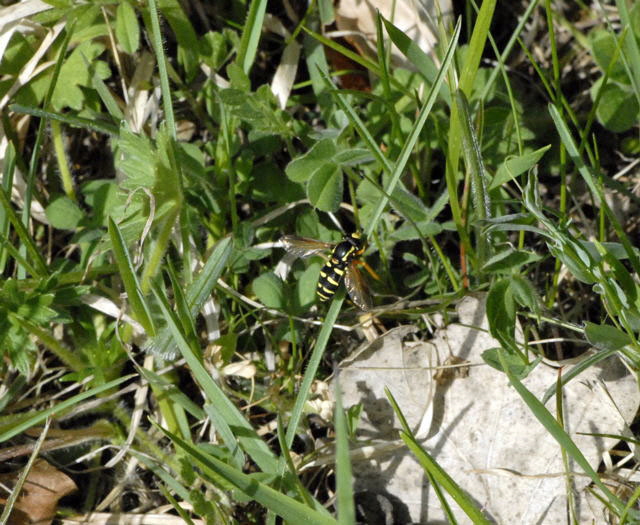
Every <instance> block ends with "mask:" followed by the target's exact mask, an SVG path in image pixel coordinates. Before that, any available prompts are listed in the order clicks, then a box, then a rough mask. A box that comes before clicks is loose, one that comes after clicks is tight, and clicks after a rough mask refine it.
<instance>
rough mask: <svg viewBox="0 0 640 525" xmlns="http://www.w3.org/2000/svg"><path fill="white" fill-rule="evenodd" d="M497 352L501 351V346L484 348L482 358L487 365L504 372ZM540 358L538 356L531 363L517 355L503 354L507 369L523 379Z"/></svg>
mask: <svg viewBox="0 0 640 525" xmlns="http://www.w3.org/2000/svg"><path fill="white" fill-rule="evenodd" d="M498 352H503V353H504V350H503V349H502V348H490V349H489V350H485V351H484V352H482V359H484V362H485V363H487V364H488V365H489V366H491V367H493V368H495V369H496V370H500V371H501V372H504V369H503V367H502V366H503V361H502V360H501V359H500V357H499V355H498ZM541 360H542V358H540V357H538V358H537V359H536V360H535V361H533V362H531V363H524V362H523V361H522V359H520V357H519V356H517V355H515V354H511V353H508V352H507V353H506V354H505V355H504V362H505V363H506V364H507V366H508V367H509V371H510V372H511V373H512V374H513V375H515V376H516V377H517V378H518V379H524V378H525V377H527V376H528V375H529V373H530V372H531V371H532V370H533V369H534V368H535V367H536V366H538V363H540V361H541Z"/></svg>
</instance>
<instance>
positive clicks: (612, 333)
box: [584, 321, 632, 350]
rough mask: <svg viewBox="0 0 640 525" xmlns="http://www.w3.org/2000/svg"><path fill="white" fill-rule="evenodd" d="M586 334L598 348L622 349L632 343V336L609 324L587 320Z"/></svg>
mask: <svg viewBox="0 0 640 525" xmlns="http://www.w3.org/2000/svg"><path fill="white" fill-rule="evenodd" d="M584 335H585V337H586V338H587V341H589V343H591V344H592V345H593V346H595V347H596V348H597V349H598V350H620V349H621V348H623V347H625V346H626V345H628V344H631V342H632V341H631V338H630V337H629V336H628V335H627V334H625V333H624V332H623V331H622V330H619V329H618V328H616V327H615V326H611V325H608V324H595V323H590V322H588V321H587V322H586V323H585V325H584Z"/></svg>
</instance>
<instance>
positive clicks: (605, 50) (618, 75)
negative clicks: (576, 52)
mask: <svg viewBox="0 0 640 525" xmlns="http://www.w3.org/2000/svg"><path fill="white" fill-rule="evenodd" d="M589 42H590V43H591V52H592V53H593V58H594V60H595V61H596V63H597V64H598V66H600V69H602V71H603V72H606V71H609V76H610V78H611V79H613V80H616V81H618V82H626V83H629V76H628V75H627V72H626V70H625V67H624V64H623V63H622V60H620V52H619V50H618V51H616V48H617V47H618V42H617V39H616V36H615V35H614V34H613V33H612V32H610V31H607V30H604V29H597V30H595V31H592V32H591V33H590V34H589ZM616 55H617V58H616ZM614 59H615V63H614V64H612V61H613V60H614ZM610 68H611V69H610Z"/></svg>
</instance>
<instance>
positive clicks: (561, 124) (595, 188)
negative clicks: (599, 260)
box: [549, 105, 640, 274]
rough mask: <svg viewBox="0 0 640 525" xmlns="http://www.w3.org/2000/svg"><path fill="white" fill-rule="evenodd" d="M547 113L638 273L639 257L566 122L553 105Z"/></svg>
mask: <svg viewBox="0 0 640 525" xmlns="http://www.w3.org/2000/svg"><path fill="white" fill-rule="evenodd" d="M549 113H550V114H551V118H552V119H553V123H554V124H555V126H556V129H557V130H558V134H559V135H560V139H561V140H562V144H563V145H564V147H565V148H566V149H567V153H568V154H569V157H571V160H572V161H573V163H574V165H575V166H576V168H577V169H578V172H579V173H580V175H582V178H583V179H584V181H585V182H586V183H587V186H588V187H589V190H590V191H591V192H592V194H593V195H594V197H596V198H597V199H598V201H599V202H598V206H600V207H601V208H602V209H603V210H604V212H605V214H606V216H607V219H609V221H610V222H611V225H612V226H613V228H614V230H615V232H616V234H617V236H618V238H619V239H620V242H621V243H622V245H623V246H624V249H625V251H626V253H627V257H629V262H630V263H631V265H632V266H633V269H634V271H635V272H636V274H640V259H638V255H637V252H636V250H635V248H634V247H633V245H632V244H631V242H629V238H628V237H627V234H626V233H625V231H624V229H623V228H622V226H621V225H620V222H619V221H618V218H617V217H616V216H615V214H614V213H613V211H611V208H610V207H609V205H608V204H607V200H606V198H605V196H604V192H603V191H602V188H601V186H600V185H599V184H598V183H596V181H595V180H594V178H593V175H592V173H591V169H590V168H589V167H588V166H587V165H586V164H585V162H584V160H583V159H582V156H581V155H580V152H579V151H578V148H577V147H576V144H575V142H574V141H573V137H572V136H571V133H570V131H569V128H568V127H567V124H566V122H565V121H564V119H563V118H562V116H561V115H560V113H559V112H558V110H557V109H556V107H555V106H552V105H549Z"/></svg>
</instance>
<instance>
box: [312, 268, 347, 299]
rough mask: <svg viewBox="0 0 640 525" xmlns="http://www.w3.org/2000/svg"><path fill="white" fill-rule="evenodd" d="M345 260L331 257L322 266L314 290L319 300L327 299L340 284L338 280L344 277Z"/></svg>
mask: <svg viewBox="0 0 640 525" xmlns="http://www.w3.org/2000/svg"><path fill="white" fill-rule="evenodd" d="M347 262H348V261H346V260H342V261H340V260H338V259H336V258H335V257H331V259H329V260H328V261H327V264H325V265H324V266H323V267H322V270H320V279H319V280H318V288H317V290H316V293H317V294H318V298H319V299H320V300H321V301H328V300H329V299H331V298H332V297H333V295H334V294H335V293H336V290H337V289H338V286H340V281H342V277H344V272H345V268H346V266H347Z"/></svg>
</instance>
